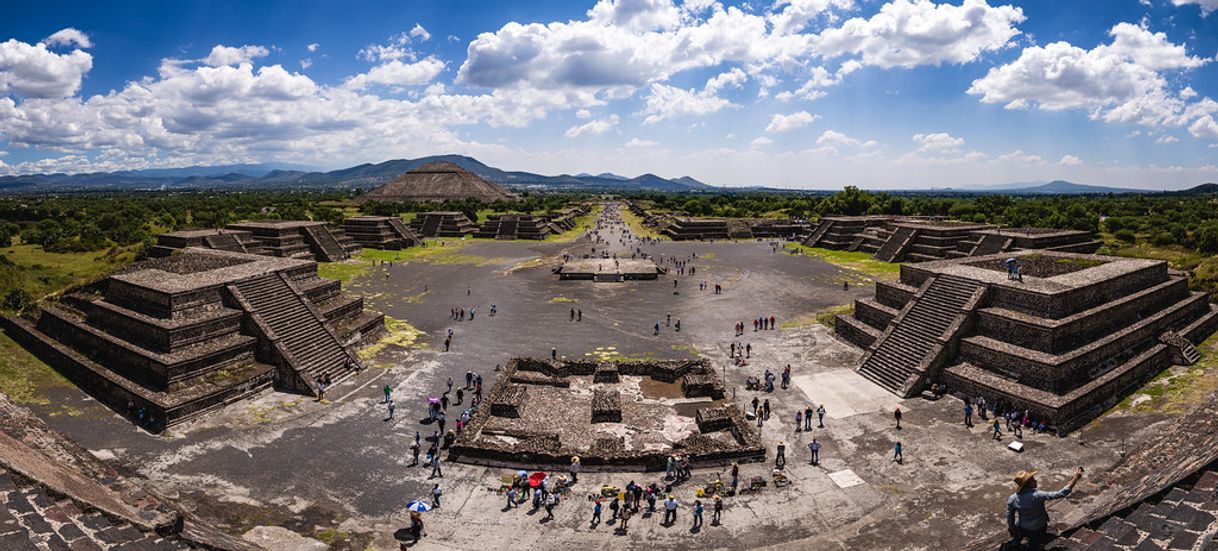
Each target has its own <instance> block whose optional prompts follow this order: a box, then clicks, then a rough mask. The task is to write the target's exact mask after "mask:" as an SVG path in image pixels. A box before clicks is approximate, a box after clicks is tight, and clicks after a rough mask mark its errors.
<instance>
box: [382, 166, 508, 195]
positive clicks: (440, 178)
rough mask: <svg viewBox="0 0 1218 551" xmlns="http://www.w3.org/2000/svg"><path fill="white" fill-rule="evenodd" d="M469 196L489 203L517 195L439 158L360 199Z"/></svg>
mask: <svg viewBox="0 0 1218 551" xmlns="http://www.w3.org/2000/svg"><path fill="white" fill-rule="evenodd" d="M470 198H473V199H477V200H479V201H482V202H484V203H490V202H493V201H496V200H499V199H503V200H505V201H512V200H515V199H516V195H515V194H513V193H511V192H509V191H508V190H507V189H505V188H504V187H503V186H501V185H499V184H495V183H491V182H488V181H486V180H485V179H483V178H482V177H480V176H478V175H477V174H474V173H473V172H470V171H468V170H465V169H464V168H461V167H459V166H457V165H456V164H453V163H450V162H447V161H439V162H434V163H427V164H425V165H422V166H419V167H417V168H414V169H412V170H410V171H408V172H406V173H404V174H402V175H401V176H398V177H397V178H395V179H394V180H393V181H392V182H389V183H387V184H385V185H383V186H381V187H378V188H376V189H374V190H372V191H370V192H368V193H367V194H365V195H364V196H363V197H361V198H360V200H359V202H361V203H364V202H367V201H446V200H449V199H470Z"/></svg>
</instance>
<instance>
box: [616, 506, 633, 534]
mask: <svg viewBox="0 0 1218 551" xmlns="http://www.w3.org/2000/svg"><path fill="white" fill-rule="evenodd" d="M633 514H634V511H633V510H632V509H631V508H630V506H625V507H622V512H621V513H620V514H619V515H618V518H619V519H620V520H621V521H622V524H621V525H620V526H619V527H618V530H621V531H622V533H623V534H625V533H626V525H627V524H628V523H629V522H630V517H631V515H633Z"/></svg>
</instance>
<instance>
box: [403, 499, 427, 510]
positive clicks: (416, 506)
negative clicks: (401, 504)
mask: <svg viewBox="0 0 1218 551" xmlns="http://www.w3.org/2000/svg"><path fill="white" fill-rule="evenodd" d="M406 510H407V511H414V512H416V513H426V512H428V511H430V510H431V504H430V503H428V502H426V501H422V500H418V499H416V500H414V501H411V502H410V503H407V504H406Z"/></svg>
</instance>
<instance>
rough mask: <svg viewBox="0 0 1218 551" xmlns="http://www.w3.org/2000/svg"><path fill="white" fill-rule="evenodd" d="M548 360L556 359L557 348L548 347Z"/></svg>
mask: <svg viewBox="0 0 1218 551" xmlns="http://www.w3.org/2000/svg"><path fill="white" fill-rule="evenodd" d="M550 360H551V361H554V360H558V349H557V348H551V349H550Z"/></svg>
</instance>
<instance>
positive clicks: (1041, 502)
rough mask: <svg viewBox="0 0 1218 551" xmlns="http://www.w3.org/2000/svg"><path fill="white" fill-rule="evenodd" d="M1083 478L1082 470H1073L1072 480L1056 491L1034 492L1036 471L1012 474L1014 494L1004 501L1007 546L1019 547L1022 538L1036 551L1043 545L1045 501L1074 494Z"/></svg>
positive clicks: (1046, 514) (1046, 519) (1046, 526)
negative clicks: (1007, 533) (1009, 538)
mask: <svg viewBox="0 0 1218 551" xmlns="http://www.w3.org/2000/svg"><path fill="white" fill-rule="evenodd" d="M1081 478H1083V468H1082V467H1079V468H1078V470H1076V471H1074V478H1071V479H1070V482H1068V483H1067V484H1066V485H1065V487H1063V488H1062V489H1060V490H1058V491H1056V492H1038V491H1036V471H1019V472H1018V473H1015V493H1013V494H1011V497H1010V498H1009V499H1007V531H1008V532H1010V533H1011V545H1019V544H1020V543H1021V542H1022V541H1024V540H1025V539H1026V540H1027V541H1028V546H1029V548H1030V549H1040V548H1041V546H1042V545H1044V543H1045V539H1046V537H1045V533H1046V532H1047V531H1048V528H1049V513H1048V512H1047V511H1045V502H1046V501H1050V500H1054V499H1061V498H1063V497H1066V496H1068V495H1070V492H1072V491H1074V485H1075V484H1078V481H1079V480H1080V479H1081Z"/></svg>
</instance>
